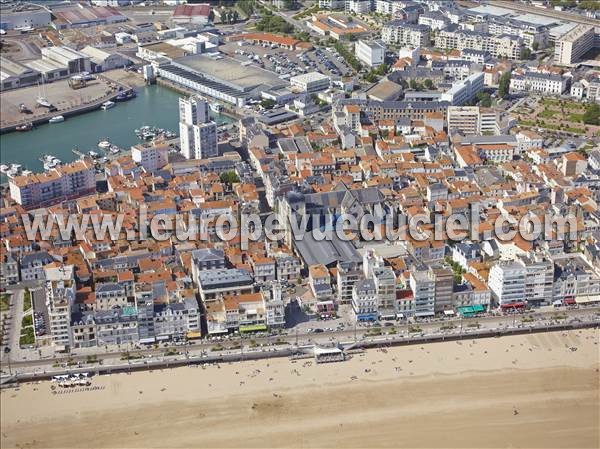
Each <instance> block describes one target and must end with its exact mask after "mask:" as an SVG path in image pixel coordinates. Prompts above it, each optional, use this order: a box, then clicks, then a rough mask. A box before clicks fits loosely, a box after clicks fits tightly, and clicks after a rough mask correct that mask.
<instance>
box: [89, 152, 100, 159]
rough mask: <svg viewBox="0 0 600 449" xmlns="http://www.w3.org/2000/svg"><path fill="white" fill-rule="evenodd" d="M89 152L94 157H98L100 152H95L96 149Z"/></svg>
mask: <svg viewBox="0 0 600 449" xmlns="http://www.w3.org/2000/svg"><path fill="white" fill-rule="evenodd" d="M88 154H89V155H90V157H91V158H92V159H96V158H97V157H98V156H99V154H98V153H96V152H95V151H93V150H91V151H89V152H88Z"/></svg>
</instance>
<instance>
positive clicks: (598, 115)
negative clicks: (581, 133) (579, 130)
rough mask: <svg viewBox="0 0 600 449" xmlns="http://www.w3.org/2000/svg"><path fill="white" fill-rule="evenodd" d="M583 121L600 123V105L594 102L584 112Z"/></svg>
mask: <svg viewBox="0 0 600 449" xmlns="http://www.w3.org/2000/svg"><path fill="white" fill-rule="evenodd" d="M583 123H585V124H586V125H600V105H598V104H592V105H590V106H588V107H587V109H586V111H585V113H584V114H583Z"/></svg>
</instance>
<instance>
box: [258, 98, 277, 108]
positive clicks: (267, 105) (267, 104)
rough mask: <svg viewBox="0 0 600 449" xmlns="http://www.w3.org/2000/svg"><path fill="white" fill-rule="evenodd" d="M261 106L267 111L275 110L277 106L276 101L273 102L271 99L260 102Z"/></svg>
mask: <svg viewBox="0 0 600 449" xmlns="http://www.w3.org/2000/svg"><path fill="white" fill-rule="evenodd" d="M260 105H261V106H262V107H263V108H265V109H273V106H275V100H271V99H270V98H264V99H263V100H262V101H261V102H260Z"/></svg>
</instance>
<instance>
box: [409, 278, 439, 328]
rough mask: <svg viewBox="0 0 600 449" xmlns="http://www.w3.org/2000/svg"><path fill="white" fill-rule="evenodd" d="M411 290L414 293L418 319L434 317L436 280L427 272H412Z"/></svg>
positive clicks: (410, 279)
mask: <svg viewBox="0 0 600 449" xmlns="http://www.w3.org/2000/svg"><path fill="white" fill-rule="evenodd" d="M409 283H410V289H411V290H412V292H413V298H414V299H413V301H414V310H415V316H416V317H426V316H433V315H434V314H435V280H434V279H432V277H431V273H430V272H429V271H427V270H413V271H411V272H410V278H409Z"/></svg>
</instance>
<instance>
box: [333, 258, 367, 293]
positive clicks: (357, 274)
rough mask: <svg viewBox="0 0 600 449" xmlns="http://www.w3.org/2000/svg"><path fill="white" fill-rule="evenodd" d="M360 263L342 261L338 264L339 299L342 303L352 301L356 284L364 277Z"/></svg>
mask: <svg viewBox="0 0 600 449" xmlns="http://www.w3.org/2000/svg"><path fill="white" fill-rule="evenodd" d="M362 276H363V274H362V270H361V269H360V264H358V263H356V262H346V261H340V262H338V264H337V300H338V302H339V303H340V304H350V303H351V302H352V292H353V290H354V285H355V284H356V283H357V282H358V281H359V280H360V279H361V278H362Z"/></svg>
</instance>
